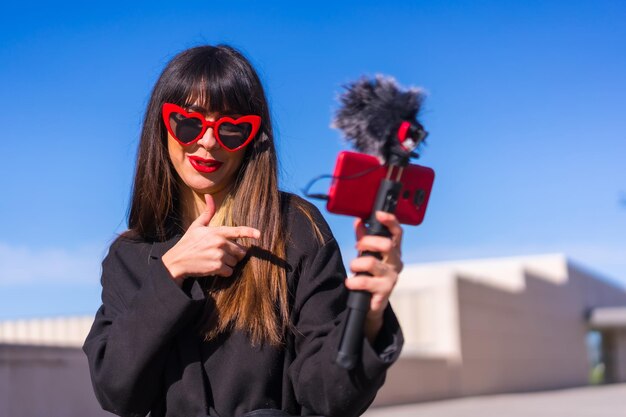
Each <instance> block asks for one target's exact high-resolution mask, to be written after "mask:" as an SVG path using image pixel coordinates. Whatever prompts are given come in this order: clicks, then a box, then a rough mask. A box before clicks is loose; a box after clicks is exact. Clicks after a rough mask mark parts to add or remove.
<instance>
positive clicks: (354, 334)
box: [332, 75, 428, 369]
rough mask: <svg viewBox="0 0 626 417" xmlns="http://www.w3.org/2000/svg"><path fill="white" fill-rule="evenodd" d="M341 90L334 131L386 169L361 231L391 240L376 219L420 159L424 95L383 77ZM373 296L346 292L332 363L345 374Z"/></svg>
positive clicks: (357, 351)
mask: <svg viewBox="0 0 626 417" xmlns="http://www.w3.org/2000/svg"><path fill="white" fill-rule="evenodd" d="M345 88H346V91H345V92H344V93H343V94H342V95H341V96H340V97H339V100H340V103H341V105H342V107H340V109H339V110H338V111H337V114H336V116H335V120H334V121H333V124H332V126H333V127H336V128H339V129H341V130H342V131H343V134H344V136H345V138H346V139H347V141H348V142H350V143H351V144H352V145H353V147H354V148H355V149H356V150H357V151H358V152H361V153H365V154H369V155H372V156H375V157H377V158H378V160H379V161H380V162H381V164H383V165H385V166H386V167H387V173H386V175H385V178H384V179H383V180H382V181H381V183H380V185H379V188H378V191H377V194H376V200H375V204H374V207H373V209H372V212H371V214H370V216H369V218H368V219H366V221H365V226H366V229H367V232H366V233H367V234H368V235H375V236H384V237H391V233H390V232H389V230H388V229H387V228H386V227H385V226H384V225H383V224H381V223H380V222H379V221H378V220H377V219H376V211H386V212H388V213H394V212H395V210H396V206H397V203H398V197H399V194H400V190H401V189H402V183H401V182H400V178H401V177H402V171H403V169H404V167H406V166H407V165H408V164H409V159H410V158H411V157H414V158H417V157H419V154H418V153H417V152H416V149H417V148H419V146H420V145H422V144H423V143H424V140H425V139H426V136H427V135H428V132H426V130H424V127H423V126H422V124H421V123H419V122H418V121H417V115H418V113H419V111H420V108H421V105H422V102H423V100H424V93H423V91H422V90H421V89H418V88H410V89H407V90H402V89H401V88H400V87H399V86H398V84H397V83H396V81H395V80H394V79H393V78H391V77H386V76H383V75H377V76H376V77H375V78H374V79H373V80H369V79H367V78H361V79H360V80H358V81H356V82H354V83H352V84H348V85H347V86H346V87H345ZM361 256H374V257H376V258H377V259H382V256H381V254H380V253H377V252H369V251H367V252H363V253H361ZM363 275H370V276H371V274H363ZM371 296H372V295H371V294H370V293H369V292H367V291H350V295H349V297H348V313H347V317H346V324H345V327H344V329H343V334H342V336H341V342H340V344H339V350H338V353H337V358H336V360H335V363H337V364H338V365H339V366H341V367H343V368H345V369H353V368H354V367H355V366H356V364H357V362H358V359H359V354H360V348H361V345H362V340H363V326H364V324H365V318H366V315H367V312H368V311H369V306H370V301H371Z"/></svg>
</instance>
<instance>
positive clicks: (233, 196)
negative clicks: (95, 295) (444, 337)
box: [83, 46, 402, 417]
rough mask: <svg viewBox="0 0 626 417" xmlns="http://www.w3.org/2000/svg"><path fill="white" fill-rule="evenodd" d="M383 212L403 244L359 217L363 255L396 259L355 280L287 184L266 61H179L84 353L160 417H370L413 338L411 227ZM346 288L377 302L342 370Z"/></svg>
mask: <svg viewBox="0 0 626 417" xmlns="http://www.w3.org/2000/svg"><path fill="white" fill-rule="evenodd" d="M378 218H379V220H380V221H381V222H382V223H383V224H385V225H387V226H388V227H389V228H390V230H391V231H392V234H393V238H392V239H386V238H380V237H372V236H364V227H363V225H362V223H361V222H360V221H359V222H357V223H356V224H355V227H356V231H357V238H358V243H357V248H358V249H359V250H371V251H377V252H381V253H382V254H383V255H384V258H383V259H384V261H378V260H376V259H374V258H372V257H359V258H356V259H355V260H354V261H353V262H352V263H351V265H350V266H351V269H352V271H353V272H355V273H359V272H369V273H371V274H372V275H373V277H353V278H351V279H349V280H345V276H346V274H345V271H344V268H343V266H342V265H343V264H342V261H341V255H340V253H339V248H338V246H337V243H336V241H335V240H334V238H333V236H332V233H331V231H330V229H329V228H328V225H327V224H326V223H325V221H324V219H323V218H322V216H321V215H320V213H319V211H318V210H317V209H316V208H315V207H314V206H312V205H310V204H308V203H307V202H305V201H304V200H302V199H300V198H298V197H296V196H294V195H291V194H288V193H281V192H279V191H278V188H277V169H276V152H275V148H274V140H273V135H272V127H271V123H270V117H269V111H268V106H267V102H266V99H265V94H264V92H263V88H262V86H261V83H260V81H259V79H258V76H257V74H256V73H255V71H254V69H253V68H252V67H251V65H250V63H249V62H248V61H247V60H246V59H245V58H244V57H243V56H242V55H241V54H240V53H238V52H237V51H236V50H234V49H232V48H230V47H228V46H217V47H212V46H203V47H196V48H192V49H189V50H187V51H184V52H182V53H180V54H179V55H177V56H176V57H175V58H174V59H173V60H172V61H171V62H170V63H169V64H168V65H167V67H166V68H165V70H164V71H163V73H162V74H161V77H160V78H159V80H158V81H157V83H156V85H155V87H154V90H153V92H152V95H151V98H150V101H149V104H148V108H147V111H146V115H145V119H144V123H143V131H142V135H141V142H140V145H139V152H138V159H137V167H136V174H135V182H134V187H133V195H132V203H131V208H130V215H129V230H128V231H127V232H125V233H124V234H122V235H121V236H120V237H118V238H117V239H116V241H115V242H114V243H113V244H112V245H111V247H110V249H109V253H108V255H107V256H106V258H105V259H104V261H103V263H102V306H101V307H100V309H99V310H98V312H97V314H96V318H95V322H94V324H93V327H92V329H91V332H90V333H89V335H88V337H87V339H86V341H85V345H84V347H83V349H84V351H85V352H86V354H87V356H88V359H89V365H90V370H91V376H92V381H93V385H94V389H95V392H96V396H97V398H98V400H99V401H100V404H101V405H102V407H103V408H104V409H106V410H109V411H111V412H113V413H115V414H118V415H120V416H144V415H146V414H147V413H148V412H151V414H150V415H151V416H153V417H160V416H168V417H174V416H184V417H192V416H193V417H195V416H207V415H210V416H221V417H230V416H241V415H249V416H252V415H254V416H261V415H269V414H265V413H268V412H269V411H261V410H282V411H275V412H277V413H279V414H276V415H324V416H343V417H345V416H356V415H359V414H361V413H362V412H363V411H364V410H365V409H366V408H367V406H368V405H369V404H370V403H371V401H372V400H373V398H374V396H375V394H376V391H377V390H378V388H380V386H381V385H382V383H383V381H384V377H385V372H386V369H387V368H388V367H389V366H390V365H391V363H392V362H393V361H395V359H396V358H397V357H398V355H399V353H400V348H401V345H402V334H401V331H400V328H399V326H398V323H397V321H396V319H395V316H394V314H393V312H392V310H391V308H390V307H389V306H388V298H389V294H390V293H391V290H392V288H393V286H394V284H395V281H396V279H397V275H398V273H399V271H400V269H401V267H402V263H401V261H400V239H401V233H402V232H401V229H400V226H399V225H398V223H397V221H396V220H395V218H394V216H393V215H390V214H385V213H379V217H378ZM344 281H345V284H344ZM346 287H347V288H348V289H351V290H356V289H361V290H367V291H370V292H371V293H372V294H373V296H372V303H371V311H370V312H369V314H368V316H367V320H366V324H365V335H366V338H364V340H363V351H362V355H361V356H362V360H361V362H360V363H359V365H358V366H357V367H356V368H355V369H353V370H352V371H347V370H345V369H343V368H340V367H338V366H336V365H335V364H334V363H333V361H334V358H335V356H336V352H337V347H338V344H339V340H340V337H341V324H342V322H343V319H344V317H345V309H346V299H347V293H348V291H347V290H346ZM255 410H256V411H255ZM246 413H249V414H246ZM281 413H282V414H281ZM271 415H275V414H271Z"/></svg>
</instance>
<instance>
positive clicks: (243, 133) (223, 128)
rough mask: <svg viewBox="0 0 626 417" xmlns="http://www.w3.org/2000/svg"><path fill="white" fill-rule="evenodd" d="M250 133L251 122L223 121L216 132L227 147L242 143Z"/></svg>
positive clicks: (236, 146)
mask: <svg viewBox="0 0 626 417" xmlns="http://www.w3.org/2000/svg"><path fill="white" fill-rule="evenodd" d="M251 133H252V124H250V123H237V124H234V123H228V122H224V123H222V124H221V125H220V127H219V129H218V132H217V134H218V135H219V138H220V141H221V142H222V144H223V145H224V146H225V147H227V148H228V149H236V148H238V147H240V146H241V145H243V144H244V143H245V142H246V141H247V140H248V138H249V137H250V134H251Z"/></svg>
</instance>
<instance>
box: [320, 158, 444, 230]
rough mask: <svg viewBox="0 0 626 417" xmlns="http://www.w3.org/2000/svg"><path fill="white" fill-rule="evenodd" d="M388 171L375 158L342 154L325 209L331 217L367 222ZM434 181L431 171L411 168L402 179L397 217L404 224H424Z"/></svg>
mask: <svg viewBox="0 0 626 417" xmlns="http://www.w3.org/2000/svg"><path fill="white" fill-rule="evenodd" d="M387 170H388V167H387V166H384V165H381V163H380V162H379V161H378V159H377V158H376V157H374V156H371V155H367V154H363V153H357V152H348V151H344V152H340V153H339V155H338V156H337V162H336V164H335V171H334V173H333V180H332V183H331V185H330V190H329V192H328V201H327V203H326V208H327V209H328V211H330V212H331V213H335V214H345V215H348V216H354V217H360V218H362V219H367V218H369V217H370V215H371V213H372V208H373V207H374V201H375V200H376V192H377V191H378V186H379V185H380V182H381V181H382V180H383V179H384V178H385V175H386V174H387ZM434 179H435V171H433V170H432V169H431V168H428V167H425V166H421V165H416V164H409V165H408V166H406V167H405V168H404V170H403V172H402V176H401V177H400V182H402V189H401V191H400V196H399V198H398V205H397V207H396V212H395V215H396V217H397V218H398V221H399V222H400V223H402V224H409V225H413V226H416V225H418V224H420V223H422V221H423V220H424V215H425V214H426V207H427V206H428V200H429V199H430V192H431V189H432V186H433V181H434Z"/></svg>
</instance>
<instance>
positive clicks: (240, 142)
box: [163, 103, 261, 152]
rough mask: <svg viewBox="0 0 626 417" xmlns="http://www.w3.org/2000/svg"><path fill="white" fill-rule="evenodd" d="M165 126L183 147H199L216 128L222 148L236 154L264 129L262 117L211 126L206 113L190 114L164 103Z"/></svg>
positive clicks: (226, 119)
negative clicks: (211, 130) (205, 135)
mask: <svg viewBox="0 0 626 417" xmlns="http://www.w3.org/2000/svg"><path fill="white" fill-rule="evenodd" d="M163 122H164V123H165V127H166V128H167V131H168V132H170V135H172V137H173V138H174V139H176V140H177V141H178V143H180V144H181V145H183V146H189V145H192V144H194V143H196V142H197V141H199V140H200V138H202V137H203V136H204V133H205V132H206V131H207V129H208V128H210V127H212V128H213V135H214V136H215V139H216V140H217V142H218V143H219V144H220V145H221V146H222V148H224V149H226V150H227V151H230V152H234V151H237V150H239V149H241V148H243V147H244V146H246V145H247V144H248V143H250V141H251V140H252V138H254V136H255V135H256V134H257V132H258V131H259V127H260V126H261V117H260V116H256V115H247V116H241V117H237V118H236V119H233V118H232V117H227V116H224V117H220V118H219V119H217V120H215V121H213V122H211V121H208V120H206V119H205V118H204V115H203V114H202V113H197V112H192V113H188V112H187V111H185V109H183V108H182V107H180V106H178V105H176V104H172V103H164V104H163Z"/></svg>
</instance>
